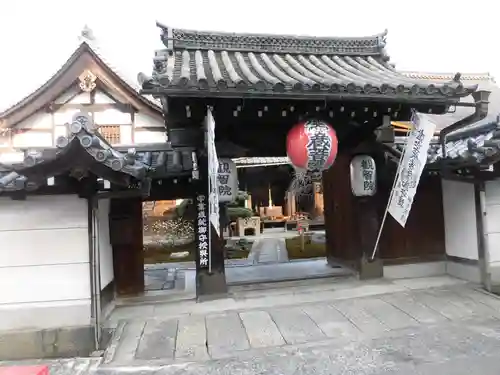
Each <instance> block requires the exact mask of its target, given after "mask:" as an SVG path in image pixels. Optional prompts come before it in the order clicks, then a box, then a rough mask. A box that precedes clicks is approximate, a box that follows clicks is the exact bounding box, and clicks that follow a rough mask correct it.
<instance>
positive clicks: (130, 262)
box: [109, 198, 144, 295]
mask: <svg viewBox="0 0 500 375" xmlns="http://www.w3.org/2000/svg"><path fill="white" fill-rule="evenodd" d="M109 211H110V212H109V230H110V240H111V245H112V246H113V268H114V273H115V283H116V291H117V293H118V294H120V295H138V294H141V293H143V292H144V251H143V234H142V199H141V198H129V199H111V203H110V210H109Z"/></svg>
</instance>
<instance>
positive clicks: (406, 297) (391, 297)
mask: <svg viewBox="0 0 500 375" xmlns="http://www.w3.org/2000/svg"><path fill="white" fill-rule="evenodd" d="M380 298H381V299H383V300H384V301H386V302H387V303H390V304H391V305H393V306H395V307H397V308H398V309H400V310H401V311H404V312H405V313H407V314H408V315H410V316H412V317H413V318H414V319H415V320H417V321H418V322H420V323H424V324H435V323H439V322H443V321H446V320H447V318H446V317H445V316H444V315H442V314H440V313H439V312H437V311H436V310H433V309H431V308H430V307H428V306H426V305H424V304H421V303H418V302H417V301H416V300H415V299H413V298H412V296H411V295H410V294H408V293H394V294H387V295H384V296H381V297H380Z"/></svg>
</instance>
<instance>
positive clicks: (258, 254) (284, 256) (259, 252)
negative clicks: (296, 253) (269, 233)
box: [248, 238, 288, 264]
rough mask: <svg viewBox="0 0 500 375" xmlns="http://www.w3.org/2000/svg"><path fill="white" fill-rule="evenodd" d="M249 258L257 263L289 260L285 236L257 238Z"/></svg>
mask: <svg viewBox="0 0 500 375" xmlns="http://www.w3.org/2000/svg"><path fill="white" fill-rule="evenodd" d="M248 259H251V260H252V261H253V262H254V264H256V263H283V262H288V251H287V249H286V244H285V239H284V238H262V239H256V240H255V241H254V243H253V244H252V248H251V249H250V254H248Z"/></svg>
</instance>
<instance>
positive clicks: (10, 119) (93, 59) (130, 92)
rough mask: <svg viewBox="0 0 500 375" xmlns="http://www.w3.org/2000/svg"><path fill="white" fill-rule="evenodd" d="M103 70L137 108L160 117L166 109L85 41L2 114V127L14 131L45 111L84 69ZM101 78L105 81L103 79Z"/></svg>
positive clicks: (0, 122)
mask: <svg viewBox="0 0 500 375" xmlns="http://www.w3.org/2000/svg"><path fill="white" fill-rule="evenodd" d="M93 65H94V66H97V67H98V68H99V69H101V70H102V72H103V73H104V75H106V76H107V77H106V78H109V79H110V80H111V81H112V82H113V83H114V84H116V85H117V86H119V87H120V88H121V90H123V92H124V93H126V95H127V96H128V97H130V98H132V99H133V100H134V101H135V103H133V104H136V105H138V104H139V105H141V106H142V107H144V108H146V109H148V110H150V111H151V112H153V113H155V114H157V115H160V116H161V113H162V109H161V107H160V106H158V105H156V104H155V103H153V102H152V101H150V100H148V99H147V98H145V97H143V96H142V95H140V93H139V92H138V91H137V90H136V89H134V88H133V87H132V86H131V85H130V84H128V83H127V82H126V81H125V80H124V79H123V78H122V77H120V76H119V75H118V74H116V73H115V72H114V71H113V70H112V69H111V68H110V67H109V66H108V65H107V64H106V63H105V62H104V61H103V60H102V58H101V57H100V56H99V55H98V54H97V53H96V52H95V51H94V50H93V49H92V47H91V46H89V45H88V44H87V43H86V42H82V43H81V44H80V46H79V47H78V48H77V49H76V50H75V52H74V53H73V54H72V55H71V56H70V58H69V59H68V60H67V61H66V63H65V64H64V65H63V66H62V67H61V68H60V69H59V70H58V71H57V72H56V73H55V74H54V75H53V76H52V77H51V78H50V79H49V80H48V81H47V82H45V83H44V84H43V85H42V86H40V87H39V88H38V89H37V90H35V91H34V92H33V93H31V94H30V95H28V96H26V97H25V98H24V99H22V100H21V101H19V102H18V103H16V104H14V105H13V106H11V107H9V108H8V109H6V110H4V111H3V112H1V113H0V128H10V127H13V126H15V125H16V124H18V123H19V122H21V121H23V120H25V119H26V118H28V117H29V116H31V115H33V114H34V113H36V112H37V111H39V110H40V109H42V108H44V107H45V106H47V105H48V104H50V103H51V102H52V101H53V100H55V99H56V98H57V97H58V96H60V95H61V94H63V93H64V91H66V90H67V89H68V88H69V87H71V85H72V84H74V82H75V81H76V80H77V79H78V76H79V75H80V74H81V73H82V71H83V70H85V69H87V68H90V67H92V66H93ZM98 78H101V79H102V78H104V77H99V76H98Z"/></svg>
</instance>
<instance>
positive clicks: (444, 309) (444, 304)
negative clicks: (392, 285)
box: [413, 291, 471, 320]
mask: <svg viewBox="0 0 500 375" xmlns="http://www.w3.org/2000/svg"><path fill="white" fill-rule="evenodd" d="M413 298H415V300H416V301H418V302H420V303H422V304H424V305H427V306H428V307H430V308H431V309H433V310H436V311H437V312H439V313H440V314H441V315H444V316H445V317H446V318H448V319H450V320H457V319H464V318H467V317H469V316H470V315H471V312H470V311H466V310H461V309H460V308H458V307H457V306H456V305H454V304H452V303H451V302H450V301H449V300H448V298H449V297H448V296H447V294H446V293H444V294H443V293H439V294H438V293H433V292H430V291H418V292H415V293H414V294H413Z"/></svg>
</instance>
